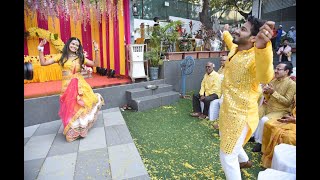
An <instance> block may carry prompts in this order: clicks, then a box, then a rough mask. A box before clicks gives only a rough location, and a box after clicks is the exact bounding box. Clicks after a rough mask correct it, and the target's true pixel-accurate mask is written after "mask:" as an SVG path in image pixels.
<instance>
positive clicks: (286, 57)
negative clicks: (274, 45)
mask: <svg viewBox="0 0 320 180" xmlns="http://www.w3.org/2000/svg"><path fill="white" fill-rule="evenodd" d="M291 50H292V48H291V46H289V40H288V39H284V40H283V46H281V47H280V48H279V49H278V51H277V55H279V62H285V61H291V54H292V52H291Z"/></svg>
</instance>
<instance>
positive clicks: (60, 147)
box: [48, 133, 80, 157]
mask: <svg viewBox="0 0 320 180" xmlns="http://www.w3.org/2000/svg"><path fill="white" fill-rule="evenodd" d="M79 143H80V140H79V139H77V140H74V141H72V142H68V141H67V140H66V136H65V135H63V134H61V133H58V134H57V135H56V137H55V139H54V141H53V143H52V145H51V148H50V151H49V153H48V157H50V156H56V155H63V154H69V153H74V152H78V149H79Z"/></svg>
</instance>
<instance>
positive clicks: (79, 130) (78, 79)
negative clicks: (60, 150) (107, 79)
mask: <svg viewBox="0 0 320 180" xmlns="http://www.w3.org/2000/svg"><path fill="white" fill-rule="evenodd" d="M46 43H47V41H46V39H43V40H41V42H40V44H39V46H38V50H39V58H40V64H41V66H48V65H50V64H53V63H58V64H59V65H60V66H61V70H62V89H61V94H60V110H59V116H60V118H61V120H62V123H63V126H64V130H63V134H64V135H65V136H66V140H67V141H68V142H71V141H74V140H76V139H78V138H80V137H86V136H87V133H88V130H89V129H90V128H91V127H92V126H93V124H94V123H95V121H96V119H97V115H98V111H99V110H100V109H101V106H103V105H104V99H103V98H102V96H101V95H100V94H98V93H94V92H93V90H92V88H91V87H90V85H89V84H88V83H87V82H86V80H85V79H84V77H83V76H82V75H81V68H82V65H87V66H99V64H100V62H99V59H100V57H99V52H98V51H99V48H98V44H97V43H96V42H93V47H94V51H95V55H96V56H95V57H96V58H95V60H94V61H92V60H89V59H87V57H86V55H85V52H84V50H83V46H82V44H81V42H80V40H79V39H78V38H76V37H71V38H70V39H69V40H68V41H67V43H66V44H65V45H64V47H63V49H62V54H61V56H56V57H54V58H52V59H45V58H44V53H43V50H44V45H45V44H46Z"/></svg>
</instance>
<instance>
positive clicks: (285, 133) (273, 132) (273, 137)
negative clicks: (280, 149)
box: [262, 96, 296, 168]
mask: <svg viewBox="0 0 320 180" xmlns="http://www.w3.org/2000/svg"><path fill="white" fill-rule="evenodd" d="M294 101H296V96H294ZM281 143H285V144H291V145H296V106H295V103H294V108H293V110H292V113H291V114H289V115H284V116H283V117H282V118H281V119H271V120H269V121H267V122H266V123H265V125H264V129H263V137H262V153H263V155H262V166H263V167H265V168H270V167H271V162H272V156H273V151H274V147H275V146H276V145H278V144H281Z"/></svg>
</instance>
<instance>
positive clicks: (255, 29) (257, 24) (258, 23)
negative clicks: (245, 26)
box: [247, 16, 266, 36]
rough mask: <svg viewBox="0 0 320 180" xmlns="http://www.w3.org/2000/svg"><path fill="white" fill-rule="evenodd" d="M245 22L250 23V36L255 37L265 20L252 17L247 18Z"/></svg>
mask: <svg viewBox="0 0 320 180" xmlns="http://www.w3.org/2000/svg"><path fill="white" fill-rule="evenodd" d="M247 21H248V22H250V23H251V25H252V26H251V29H250V30H251V35H253V36H256V35H257V34H258V32H259V29H260V27H261V26H262V25H263V24H264V23H265V22H266V21H265V20H262V19H258V18H256V17H254V16H248V18H247Z"/></svg>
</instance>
